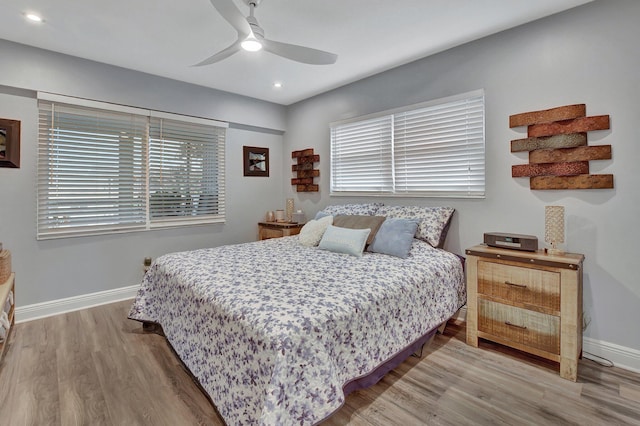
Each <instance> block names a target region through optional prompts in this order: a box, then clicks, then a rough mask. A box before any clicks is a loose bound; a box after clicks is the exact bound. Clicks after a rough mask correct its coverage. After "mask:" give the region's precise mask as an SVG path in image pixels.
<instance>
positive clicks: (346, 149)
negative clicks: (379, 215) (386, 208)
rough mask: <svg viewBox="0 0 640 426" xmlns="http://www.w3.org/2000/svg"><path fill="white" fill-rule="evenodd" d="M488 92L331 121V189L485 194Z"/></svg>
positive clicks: (474, 195)
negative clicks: (358, 117)
mask: <svg viewBox="0 0 640 426" xmlns="http://www.w3.org/2000/svg"><path fill="white" fill-rule="evenodd" d="M484 152H485V151H484V94H482V93H481V92H474V93H471V94H468V95H458V96H456V97H454V98H447V99H443V100H439V101H432V102H429V103H428V104H422V105H417V106H410V107H406V108H404V109H396V110H393V111H389V113H387V114H385V113H379V114H376V116H375V117H373V118H363V119H361V120H359V119H354V120H352V121H348V122H340V123H337V124H334V125H332V126H331V191H332V193H349V192H352V193H358V192H370V191H378V192H380V193H384V194H405V195H411V196H414V195H415V196H446V197H450V196H458V197H482V196H484V191H485V188H484Z"/></svg>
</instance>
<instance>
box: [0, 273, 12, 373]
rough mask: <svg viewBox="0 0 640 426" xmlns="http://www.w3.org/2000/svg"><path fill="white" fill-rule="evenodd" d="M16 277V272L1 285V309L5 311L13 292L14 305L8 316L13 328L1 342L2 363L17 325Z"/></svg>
mask: <svg viewBox="0 0 640 426" xmlns="http://www.w3.org/2000/svg"><path fill="white" fill-rule="evenodd" d="M15 276H16V274H15V272H12V273H11V275H9V278H8V279H7V280H6V281H5V282H4V283H3V284H0V307H1V308H2V310H4V307H5V305H6V303H7V299H8V298H9V292H13V303H12V304H11V308H10V310H9V312H7V316H8V317H9V323H10V324H11V327H10V328H9V330H8V331H7V335H6V336H5V338H4V340H2V341H1V342H0V361H2V359H3V357H4V354H5V352H6V350H7V346H8V345H7V343H8V342H9V337H10V336H11V332H12V331H13V329H14V325H15V311H16V304H15V296H16V292H15Z"/></svg>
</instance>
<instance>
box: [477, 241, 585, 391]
mask: <svg viewBox="0 0 640 426" xmlns="http://www.w3.org/2000/svg"><path fill="white" fill-rule="evenodd" d="M466 254H467V260H466V267H467V344H469V345H471V346H475V347H478V341H479V339H480V338H482V339H486V340H490V341H493V342H496V343H500V344H502V345H506V346H510V347H512V348H515V349H518V350H521V351H524V352H528V353H531V354H533V355H537V356H540V357H542V358H546V359H550V360H552V361H555V362H558V363H559V364H560V376H561V377H563V378H565V379H568V380H571V381H574V382H575V381H576V380H577V375H578V359H579V358H580V357H581V355H582V268H583V261H584V255H582V254H576V253H565V254H563V255H549V254H546V253H544V251H542V250H538V251H536V252H524V251H517V250H508V249H500V248H493V247H488V246H486V245H477V246H474V247H471V248H468V249H467V250H466Z"/></svg>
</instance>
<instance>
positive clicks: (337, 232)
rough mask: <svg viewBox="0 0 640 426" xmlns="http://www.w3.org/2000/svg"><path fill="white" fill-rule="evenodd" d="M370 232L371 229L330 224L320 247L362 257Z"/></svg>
mask: <svg viewBox="0 0 640 426" xmlns="http://www.w3.org/2000/svg"><path fill="white" fill-rule="evenodd" d="M369 232H371V230H370V229H349V228H339V227H337V226H333V225H329V227H328V228H327V231H326V232H325V233H324V235H323V236H322V240H320V245H319V246H318V248H319V249H322V250H329V251H333V252H336V253H345V254H350V255H351V256H357V257H361V256H362V251H363V250H364V245H365V243H366V242H367V237H368V236H369Z"/></svg>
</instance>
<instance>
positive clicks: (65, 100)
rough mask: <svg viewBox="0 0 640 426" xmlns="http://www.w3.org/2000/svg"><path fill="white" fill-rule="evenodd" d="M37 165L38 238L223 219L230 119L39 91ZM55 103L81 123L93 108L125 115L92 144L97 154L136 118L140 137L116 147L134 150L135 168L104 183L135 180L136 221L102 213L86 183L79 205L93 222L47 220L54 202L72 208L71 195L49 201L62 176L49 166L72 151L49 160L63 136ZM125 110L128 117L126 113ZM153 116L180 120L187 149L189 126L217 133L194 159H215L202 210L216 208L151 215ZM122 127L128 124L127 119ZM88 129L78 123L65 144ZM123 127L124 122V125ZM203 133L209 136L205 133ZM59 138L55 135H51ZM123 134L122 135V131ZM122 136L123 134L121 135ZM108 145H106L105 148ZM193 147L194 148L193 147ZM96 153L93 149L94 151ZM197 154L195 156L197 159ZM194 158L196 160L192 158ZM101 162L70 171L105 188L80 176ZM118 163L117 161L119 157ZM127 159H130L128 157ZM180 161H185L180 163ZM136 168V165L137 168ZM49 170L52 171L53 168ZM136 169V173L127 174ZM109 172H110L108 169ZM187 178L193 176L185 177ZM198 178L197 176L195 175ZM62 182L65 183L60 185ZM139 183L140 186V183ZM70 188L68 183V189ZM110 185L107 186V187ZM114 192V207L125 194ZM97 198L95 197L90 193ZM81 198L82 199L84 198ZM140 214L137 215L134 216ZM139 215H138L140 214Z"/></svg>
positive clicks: (100, 114) (98, 112) (208, 161)
mask: <svg viewBox="0 0 640 426" xmlns="http://www.w3.org/2000/svg"><path fill="white" fill-rule="evenodd" d="M37 99H38V115H39V118H38V128H39V131H38V166H37V170H36V173H37V176H38V185H37V191H36V199H37V218H36V222H37V223H36V238H37V239H38V240H47V239H57V238H66V237H78V236H91V235H105V234H117V233H126V232H139V231H151V230H154V229H162V228H175V227H183V226H192V225H203V224H212V223H224V222H225V150H226V133H227V128H228V123H226V122H221V121H218V120H211V119H205V118H199V117H192V116H186V115H180V114H173V113H166V112H160V111H153V110H148V109H142V108H136V107H130V106H125V105H119V104H112V103H106V102H100V101H93V100H88V99H81V98H74V97H69V96H63V95H57V94H52V93H46V92H38V96H37ZM55 108H66V109H68V110H69V111H68V112H67V114H68V117H70V118H71V119H73V120H78V119H79V120H80V121H79V123H82V116H83V115H86V116H89V115H90V114H91V113H92V112H95V113H96V117H100V118H102V117H103V115H106V116H109V115H111V116H114V117H116V118H120V119H123V121H121V122H118V121H116V122H115V123H116V124H115V126H116V127H114V128H113V129H112V130H111V133H107V134H108V135H110V136H109V137H107V138H106V139H107V142H105V143H103V144H101V145H100V146H99V147H97V148H96V150H97V153H98V155H99V154H100V153H102V152H106V150H109V149H112V148H111V147H112V145H110V144H113V140H112V139H113V138H114V133H113V131H114V129H115V130H120V127H118V125H119V124H120V123H122V122H124V121H126V119H128V118H129V117H130V119H131V120H132V122H136V123H138V126H142V128H143V131H142V132H141V133H137V135H138V136H136V137H137V138H139V139H136V141H135V142H134V141H132V140H129V141H127V143H126V144H125V145H122V146H121V145H118V146H117V147H114V148H113V149H115V150H116V151H118V150H122V149H124V150H125V151H126V153H127V155H136V158H135V159H131V160H130V162H134V163H135V165H134V166H131V167H135V168H136V171H135V172H132V171H131V170H129V169H130V168H131V167H129V169H127V170H126V172H127V173H125V174H124V175H122V176H121V175H120V170H119V167H118V172H117V173H116V178H115V179H114V178H113V177H112V178H111V179H110V180H109V182H108V183H107V184H106V185H109V186H108V187H107V188H112V187H116V188H118V185H115V184H114V183H113V182H114V180H122V181H123V182H125V183H126V184H128V185H133V184H134V182H135V185H136V187H137V188H138V191H139V192H136V194H137V198H136V196H133V198H131V199H129V202H130V204H131V203H133V204H135V206H133V207H131V208H132V209H134V213H132V214H133V215H134V219H135V220H134V221H133V222H131V223H128V222H127V217H124V216H120V215H115V216H114V218H115V219H114V221H113V222H112V223H109V221H108V220H105V215H106V214H107V213H106V212H105V210H101V207H97V208H96V207H95V206H90V204H91V199H92V198H88V197H86V196H84V194H87V195H91V196H93V195H94V193H92V192H91V190H90V189H89V190H88V191H87V192H86V193H83V194H82V195H83V196H82V197H80V199H81V200H86V199H89V201H82V202H81V203H79V207H78V209H79V211H80V212H84V211H88V212H91V213H95V214H94V216H95V217H96V220H95V221H94V222H91V223H85V224H83V223H82V221H81V220H79V219H77V218H74V219H72V220H71V224H70V225H69V226H66V227H62V226H56V225H55V224H54V223H53V221H52V220H51V212H52V211H55V209H56V208H61V209H63V210H64V209H65V208H67V209H69V208H71V204H72V202H71V201H66V200H65V201H64V202H63V203H56V202H55V201H53V202H52V199H53V198H52V197H55V191H56V190H53V189H52V188H53V186H52V185H53V184H52V183H51V182H54V181H59V180H60V179H61V177H60V176H61V175H60V169H58V171H55V170H53V168H52V165H53V164H57V166H56V167H61V166H60V165H59V164H66V162H67V161H68V157H71V156H73V153H72V151H68V152H67V153H65V156H64V157H63V158H62V159H61V160H60V161H61V162H62V163H60V162H56V161H54V160H52V154H51V148H52V147H53V148H55V147H56V146H58V147H59V146H60V144H61V139H57V140H56V142H55V143H56V144H55V145H54V140H55V139H54V136H53V129H55V124H52V123H53V120H54V118H53V117H54V114H55V112H54V109H55ZM127 116H128V117H127ZM153 120H172V121H174V122H176V123H179V124H180V125H183V126H184V129H185V130H184V133H185V134H184V135H180V134H179V136H183V139H184V140H180V141H178V142H177V143H182V144H185V145H184V146H186V147H187V149H189V148H190V147H189V144H190V143H192V142H193V140H192V139H193V138H195V136H191V135H189V132H190V131H191V130H192V129H198V128H200V129H209V130H210V131H211V134H214V135H215V139H212V140H211V141H210V142H211V143H212V146H211V147H210V148H207V147H203V148H202V149H201V151H202V154H201V156H207V158H206V159H205V158H201V159H200V163H199V164H198V167H199V170H204V169H205V167H204V166H203V164H214V165H215V166H216V167H215V168H214V169H213V172H211V173H209V175H213V182H214V183H215V188H216V189H217V192H216V197H215V199H216V204H215V208H214V209H209V210H205V213H211V212H212V211H213V212H214V214H198V212H197V209H196V208H193V211H192V214H191V215H186V216H182V217H177V218H175V217H160V218H158V217H156V218H153V219H152V214H151V213H152V212H151V196H152V194H151V186H150V181H149V180H150V177H149V176H150V173H151V171H150V149H151V146H152V144H153V143H152V141H151V135H152V133H151V127H152V122H153ZM75 125H76V122H75V121H74V122H72V123H71V125H70V126H69V127H67V128H63V129H62V130H63V131H65V132H69V131H73V130H74V129H75V128H74V126H75ZM125 127H126V125H125ZM87 129H88V131H86V132H85V129H81V131H80V132H79V134H81V135H82V138H83V139H82V141H81V142H79V143H76V144H75V145H74V142H70V145H69V146H68V147H67V149H68V150H72V149H74V146H75V147H77V146H79V145H82V144H84V143H85V142H86V141H91V139H92V138H93V137H95V135H96V133H95V132H94V130H95V128H91V127H88V128H87ZM124 129H125V130H126V128H124ZM205 136H207V135H206V134H205ZM127 137H129V138H130V139H131V136H130V135H128V134H127ZM55 138H57V136H56V137H55ZM122 138H124V136H123V137H122ZM120 141H122V139H120ZM207 142H209V140H206V139H205V140H204V141H202V140H200V141H199V143H200V145H203V144H205V143H207ZM174 143H176V142H174ZM132 144H133V145H135V144H141V148H140V149H141V151H140V152H138V151H135V152H134V151H132V149H133V148H131V147H132V146H133V145H132ZM105 147H106V148H105ZM196 151H197V150H196ZM94 154H95V153H94ZM196 160H197V159H196ZM196 160H194V161H196ZM97 162H99V160H95V159H94V160H93V161H91V162H87V163H86V164H84V163H83V164H82V167H86V169H80V170H78V171H76V172H75V173H76V174H75V175H74V176H76V177H77V176H78V175H79V176H80V178H81V180H80V182H84V183H86V184H95V185H96V187H99V190H103V191H105V189H104V188H102V187H100V185H101V184H100V183H94V182H97V179H96V180H92V179H91V178H87V179H86V180H85V179H84V176H85V175H91V170H93V169H92V167H95V164H96V163H97ZM119 164H120V163H119ZM127 164H129V163H127ZM182 166H183V167H184V165H182ZM138 169H140V170H138ZM52 173H53V174H52ZM131 173H134V174H131ZM110 176H113V174H111V175H110ZM184 176H186V179H187V181H188V182H191V181H194V177H193V173H191V172H187V173H185V174H184ZM189 179H191V180H189ZM197 179H202V173H200V174H199V175H198V177H197ZM198 182H199V181H198ZM69 185H70V187H69V188H75V187H76V185H75V184H69ZM61 188H63V189H64V188H66V187H65V186H64V183H63V186H62V187H61ZM139 188H142V189H139ZM67 190H68V189H67ZM106 191H108V189H107V190H106ZM114 193H115V195H113V199H114V200H115V203H114V204H115V207H114V206H111V207H112V208H113V209H115V210H120V209H121V206H122V204H120V203H119V202H120V201H121V200H123V199H124V198H122V197H121V194H120V192H119V191H118V189H116V190H115V191H114ZM93 199H96V198H93ZM133 199H135V201H131V200H133ZM83 203H84V204H83ZM138 215H140V216H138ZM139 218H142V221H140V220H138V219H139Z"/></svg>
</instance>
